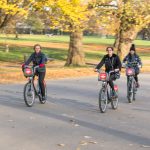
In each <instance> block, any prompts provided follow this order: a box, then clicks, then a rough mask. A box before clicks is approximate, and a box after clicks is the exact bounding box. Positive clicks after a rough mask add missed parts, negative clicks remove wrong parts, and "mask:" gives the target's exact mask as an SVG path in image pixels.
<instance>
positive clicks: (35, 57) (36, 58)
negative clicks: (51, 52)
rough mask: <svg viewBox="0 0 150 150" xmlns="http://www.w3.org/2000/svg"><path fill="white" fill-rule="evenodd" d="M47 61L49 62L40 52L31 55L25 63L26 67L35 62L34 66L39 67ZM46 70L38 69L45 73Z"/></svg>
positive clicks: (43, 68)
mask: <svg viewBox="0 0 150 150" xmlns="http://www.w3.org/2000/svg"><path fill="white" fill-rule="evenodd" d="M46 61H47V58H46V56H45V54H44V53H42V52H40V53H38V54H36V53H35V52H34V53H32V54H31V56H30V57H29V59H28V60H27V61H26V62H25V65H29V64H30V63H31V62H33V66H37V65H40V64H45V63H46ZM45 70H46V69H45V66H44V67H42V68H39V69H38V71H39V72H45Z"/></svg>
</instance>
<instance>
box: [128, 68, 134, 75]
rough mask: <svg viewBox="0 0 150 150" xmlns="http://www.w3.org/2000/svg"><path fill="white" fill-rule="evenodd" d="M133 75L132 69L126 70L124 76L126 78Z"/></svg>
mask: <svg viewBox="0 0 150 150" xmlns="http://www.w3.org/2000/svg"><path fill="white" fill-rule="evenodd" d="M134 74H135V71H134V69H132V68H127V69H126V75H127V76H133V75H134Z"/></svg>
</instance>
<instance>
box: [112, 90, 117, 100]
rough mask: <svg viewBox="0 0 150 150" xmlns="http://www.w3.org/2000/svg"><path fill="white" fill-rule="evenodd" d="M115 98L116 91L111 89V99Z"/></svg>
mask: <svg viewBox="0 0 150 150" xmlns="http://www.w3.org/2000/svg"><path fill="white" fill-rule="evenodd" d="M115 98H117V94H116V91H115V90H112V99H115Z"/></svg>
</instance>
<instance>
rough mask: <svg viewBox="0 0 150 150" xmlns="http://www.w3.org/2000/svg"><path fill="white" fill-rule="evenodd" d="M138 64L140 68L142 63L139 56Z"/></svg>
mask: <svg viewBox="0 0 150 150" xmlns="http://www.w3.org/2000/svg"><path fill="white" fill-rule="evenodd" d="M138 63H139V65H141V66H142V61H141V58H140V57H139V56H138Z"/></svg>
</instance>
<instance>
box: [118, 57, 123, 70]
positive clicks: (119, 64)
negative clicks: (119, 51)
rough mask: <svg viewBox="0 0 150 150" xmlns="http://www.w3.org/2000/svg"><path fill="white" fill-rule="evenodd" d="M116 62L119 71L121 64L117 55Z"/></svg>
mask: <svg viewBox="0 0 150 150" xmlns="http://www.w3.org/2000/svg"><path fill="white" fill-rule="evenodd" d="M117 64H118V69H119V70H120V71H121V67H122V64H121V61H120V58H119V57H118V56H117Z"/></svg>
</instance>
